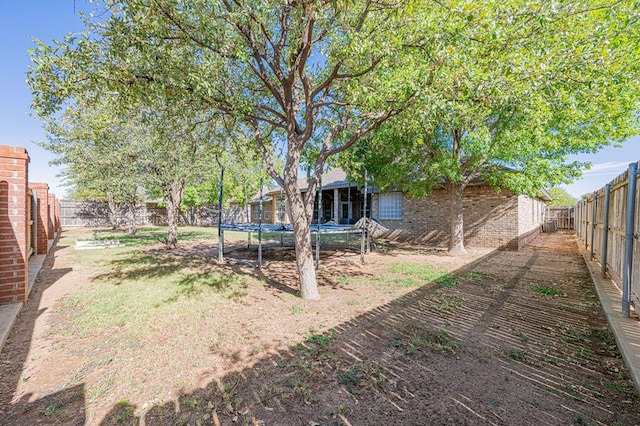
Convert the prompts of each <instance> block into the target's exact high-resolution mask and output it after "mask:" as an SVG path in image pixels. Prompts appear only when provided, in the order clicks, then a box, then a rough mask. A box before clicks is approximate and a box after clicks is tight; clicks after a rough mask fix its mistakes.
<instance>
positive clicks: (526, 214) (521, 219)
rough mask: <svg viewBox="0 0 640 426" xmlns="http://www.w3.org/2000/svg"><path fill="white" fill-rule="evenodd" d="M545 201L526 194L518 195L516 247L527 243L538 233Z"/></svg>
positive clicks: (519, 247)
mask: <svg viewBox="0 0 640 426" xmlns="http://www.w3.org/2000/svg"><path fill="white" fill-rule="evenodd" d="M544 210H545V202H544V201H542V200H541V199H539V198H531V197H527V196H526V195H520V196H518V236H519V238H518V249H521V248H522V247H524V246H525V245H527V244H528V243H529V242H530V241H531V240H532V239H533V238H535V237H536V235H538V234H539V233H540V229H541V225H542V222H543V218H544Z"/></svg>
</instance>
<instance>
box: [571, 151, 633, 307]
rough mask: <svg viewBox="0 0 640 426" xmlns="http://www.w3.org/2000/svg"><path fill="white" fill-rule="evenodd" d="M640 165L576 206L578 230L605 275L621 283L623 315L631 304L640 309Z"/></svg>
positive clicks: (586, 247) (631, 167) (585, 245)
mask: <svg viewBox="0 0 640 426" xmlns="http://www.w3.org/2000/svg"><path fill="white" fill-rule="evenodd" d="M638 168H640V161H639V162H637V163H631V164H630V165H629V169H628V170H627V171H626V172H624V173H622V174H621V175H619V176H618V177H617V178H615V179H614V180H613V181H611V182H610V183H608V184H607V185H606V186H605V187H603V188H600V189H599V190H597V191H595V192H594V193H593V194H591V196H589V197H588V198H586V199H584V200H582V201H580V202H579V203H578V205H577V206H576V234H577V235H578V237H579V238H580V240H581V242H582V244H584V247H585V249H586V250H588V251H590V253H591V257H592V259H594V260H597V261H599V262H600V265H602V271H601V273H602V275H603V276H606V275H607V274H608V275H609V277H611V279H613V280H614V281H615V282H617V283H618V284H619V285H621V287H622V292H623V295H622V315H623V316H629V306H630V304H633V305H635V306H636V307H637V308H638V309H640V244H638V232H639V231H640V212H639V210H640V208H639V207H640V185H638V176H639V175H638ZM630 200H631V202H630ZM634 264H635V265H634ZM634 266H635V267H634Z"/></svg>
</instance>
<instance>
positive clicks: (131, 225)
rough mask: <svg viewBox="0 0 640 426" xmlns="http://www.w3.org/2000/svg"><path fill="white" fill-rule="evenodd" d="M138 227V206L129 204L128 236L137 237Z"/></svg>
mask: <svg viewBox="0 0 640 426" xmlns="http://www.w3.org/2000/svg"><path fill="white" fill-rule="evenodd" d="M136 232H138V226H137V224H136V204H135V203H133V202H132V203H127V235H136Z"/></svg>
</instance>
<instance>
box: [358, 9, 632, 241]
mask: <svg viewBox="0 0 640 426" xmlns="http://www.w3.org/2000/svg"><path fill="white" fill-rule="evenodd" d="M415 3H416V4H415V7H414V9H416V10H417V13H416V14H415V15H414V16H413V19H414V21H413V22H412V23H411V24H409V28H412V29H413V30H414V32H413V33H409V34H408V36H407V38H406V39H405V40H404V42H403V43H404V46H405V47H406V51H407V52H411V53H412V54H413V55H414V56H415V61H414V62H413V66H414V67H415V68H416V70H417V71H416V72H415V73H416V75H421V76H422V78H423V79H425V80H428V82H429V84H423V85H421V91H420V93H419V95H418V96H417V98H418V99H419V100H418V101H417V102H415V103H414V104H413V105H412V107H411V108H410V109H407V110H406V111H404V113H403V114H402V115H400V116H398V117H395V118H394V120H393V122H391V121H390V122H387V123H385V125H383V126H381V127H380V128H379V129H377V131H376V133H375V135H373V136H372V137H371V138H369V139H368V140H367V141H366V143H363V144H362V147H361V149H360V150H359V153H360V155H361V159H362V161H363V162H364V164H365V165H366V167H367V168H368V170H369V171H371V172H373V174H374V175H375V177H376V184H377V185H378V186H380V187H381V188H382V189H383V190H384V189H385V188H389V187H390V186H391V185H396V187H397V186H400V187H401V188H403V189H404V190H406V191H408V192H409V193H410V194H411V195H414V196H418V197H420V196H425V195H427V194H428V193H429V192H430V191H432V190H433V189H434V188H436V187H440V188H445V189H446V190H447V191H448V193H449V198H450V206H451V218H452V220H451V232H450V235H451V237H450V243H449V251H450V252H463V251H464V238H463V237H464V222H463V213H462V212H463V209H462V194H463V191H464V189H465V187H466V186H467V185H469V183H471V182H473V181H476V180H484V181H486V182H488V183H490V184H492V185H494V186H496V187H497V188H508V189H510V190H512V191H514V192H516V193H529V194H531V195H533V194H535V192H536V191H538V190H539V189H540V188H544V187H548V186H552V185H557V184H560V183H567V182H569V181H570V180H571V179H573V178H575V177H577V176H578V175H579V174H580V170H581V169H582V167H583V166H584V165H583V164H580V163H578V162H573V163H568V162H567V157H568V155H569V154H575V153H581V152H595V151H597V150H598V149H599V148H601V147H602V146H605V145H608V144H616V143H620V142H621V141H623V140H624V139H626V138H627V137H628V136H630V135H633V134H636V133H637V132H638V130H639V126H638V115H637V110H638V93H639V91H638V89H639V85H638V63H639V60H638V59H639V57H638V56H639V55H638V51H639V48H638V46H639V44H638V42H637V37H638V32H637V17H636V13H635V12H634V5H633V3H632V2H629V1H620V2H613V3H611V4H602V3H601V2H595V1H588V0H582V1H575V2H567V3H557V2H543V1H540V2H538V1H534V2H529V1H526V2H525V1H512V2H503V1H488V2H482V3H476V2H469V1H459V0H450V1H444V2H437V3H432V2H428V1H419V2H415ZM407 63H409V62H407ZM406 66H407V65H405V67H406ZM400 72H406V69H405V70H401V71H400ZM351 160H352V161H353V160H354V158H353V157H352V158H351ZM358 161H360V159H358Z"/></svg>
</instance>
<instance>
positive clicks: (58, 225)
mask: <svg viewBox="0 0 640 426" xmlns="http://www.w3.org/2000/svg"><path fill="white" fill-rule="evenodd" d="M54 223H55V228H56V232H60V231H62V222H60V200H58V199H57V198H56V210H55V222H54Z"/></svg>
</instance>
